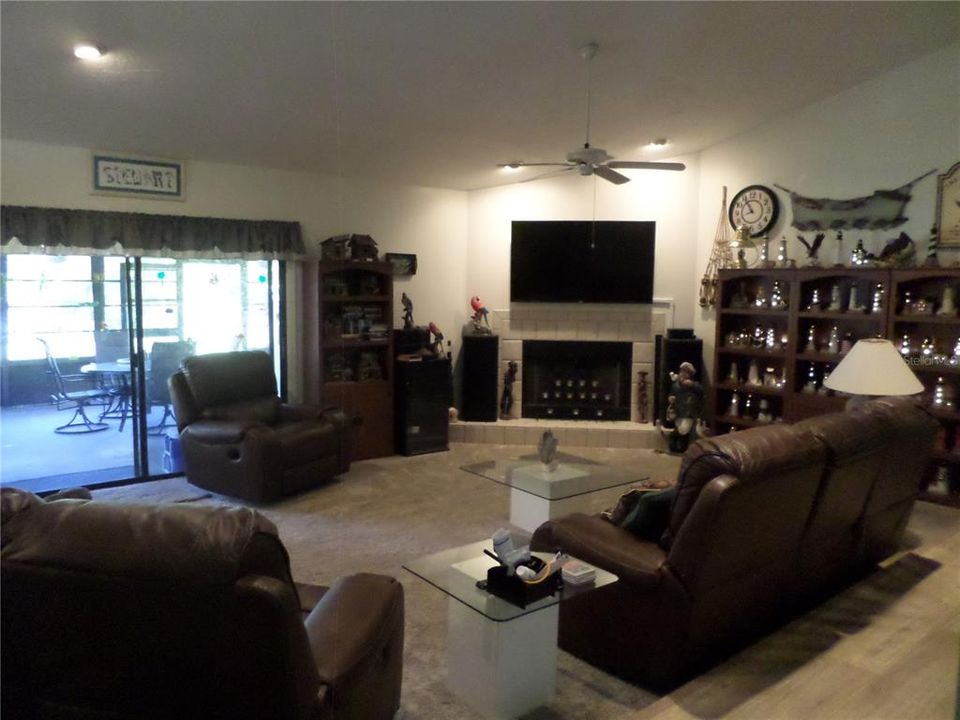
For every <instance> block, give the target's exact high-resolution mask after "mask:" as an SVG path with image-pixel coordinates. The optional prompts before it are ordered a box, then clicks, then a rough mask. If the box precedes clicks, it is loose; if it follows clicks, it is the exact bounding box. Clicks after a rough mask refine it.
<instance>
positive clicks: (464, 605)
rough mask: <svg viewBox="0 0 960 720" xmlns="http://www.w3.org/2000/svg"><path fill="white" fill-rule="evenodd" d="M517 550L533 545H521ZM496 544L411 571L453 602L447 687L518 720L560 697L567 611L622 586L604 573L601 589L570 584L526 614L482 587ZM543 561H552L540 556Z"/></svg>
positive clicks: (448, 554) (439, 556)
mask: <svg viewBox="0 0 960 720" xmlns="http://www.w3.org/2000/svg"><path fill="white" fill-rule="evenodd" d="M515 542H516V543H518V544H519V543H521V542H526V540H525V539H523V538H521V537H519V536H518V537H516V538H515ZM484 549H487V550H492V549H493V543H492V541H490V540H484V541H481V542H476V543H471V544H469V545H464V546H462V547H457V548H452V549H450V550H444V551H442V552H438V553H435V554H433V555H428V556H427V557H423V558H419V559H417V560H413V561H412V562H408V563H405V564H404V566H403V567H404V568H405V569H407V570H409V571H410V572H411V573H413V574H414V575H416V576H417V577H419V578H421V579H423V580H425V581H427V582H428V583H430V585H432V586H433V587H435V588H437V589H438V590H441V591H442V592H443V593H444V594H445V595H446V596H447V682H448V684H449V686H450V689H451V690H452V691H453V692H454V693H455V694H457V695H458V696H459V697H460V698H461V699H462V700H464V701H465V702H466V703H468V704H469V705H471V706H472V707H474V708H475V709H477V710H479V711H480V712H481V713H482V714H483V715H485V716H487V717H491V718H504V720H506V718H516V717H518V716H520V715H523V714H525V713H527V712H529V711H530V710H533V709H534V708H537V707H539V706H541V705H543V704H545V703H547V702H549V701H550V699H551V698H552V697H553V693H554V689H555V686H556V673H557V627H558V624H559V612H558V611H559V604H560V603H561V602H565V601H567V600H570V599H572V598H575V597H577V596H578V595H582V594H584V593H588V592H593V591H595V590H597V589H598V588H602V587H603V586H605V585H609V584H610V583H614V582H616V581H617V576H616V575H613V574H612V573H609V572H607V571H605V570H601V569H600V568H596V572H597V576H596V579H595V580H594V582H593V583H590V584H588V585H580V586H573V585H570V584H567V585H565V586H564V587H563V589H562V590H560V591H559V592H557V593H555V594H554V595H552V596H549V597H546V598H543V599H541V600H537V601H534V602H532V603H529V604H528V605H527V606H526V607H519V606H517V605H514V604H512V603H510V602H508V601H506V600H503V599H501V598H498V597H496V596H494V595H491V594H490V593H488V592H487V591H486V590H481V589H480V588H478V587H477V580H483V579H485V578H486V576H487V569H488V568H490V567H492V566H493V565H495V564H496V563H495V561H494V560H493V559H491V558H489V557H488V556H486V555H484V554H483V551H484ZM537 554H538V555H539V556H540V557H541V558H544V559H546V558H548V557H549V555H547V554H543V553H537Z"/></svg>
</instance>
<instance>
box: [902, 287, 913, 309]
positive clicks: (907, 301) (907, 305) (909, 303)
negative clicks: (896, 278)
mask: <svg viewBox="0 0 960 720" xmlns="http://www.w3.org/2000/svg"><path fill="white" fill-rule="evenodd" d="M900 314H901V315H912V314H913V295H912V294H911V293H910V291H909V290H907V291H905V292H904V293H903V307H902V308H901V310H900Z"/></svg>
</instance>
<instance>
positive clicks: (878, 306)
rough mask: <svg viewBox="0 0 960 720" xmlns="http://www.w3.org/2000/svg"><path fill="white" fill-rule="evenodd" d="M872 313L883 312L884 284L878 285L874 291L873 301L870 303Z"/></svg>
mask: <svg viewBox="0 0 960 720" xmlns="http://www.w3.org/2000/svg"><path fill="white" fill-rule="evenodd" d="M870 312H872V313H881V312H883V283H877V286H876V287H875V288H874V289H873V300H872V301H871V302H870Z"/></svg>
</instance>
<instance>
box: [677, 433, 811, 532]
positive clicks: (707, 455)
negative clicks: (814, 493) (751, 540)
mask: <svg viewBox="0 0 960 720" xmlns="http://www.w3.org/2000/svg"><path fill="white" fill-rule="evenodd" d="M825 461H826V450H825V449H824V447H823V445H822V443H820V442H819V441H818V440H817V439H816V438H815V437H814V436H813V434H812V433H810V432H809V431H804V430H799V431H798V430H795V429H794V428H793V427H791V426H789V425H768V426H765V427H758V428H753V429H751V430H749V431H745V432H738V433H730V434H728V435H721V436H719V437H716V438H704V439H701V440H697V442H695V443H694V444H693V445H691V446H690V447H689V448H688V449H687V451H686V453H684V456H683V462H682V463H681V465H680V474H679V476H678V479H677V496H676V498H675V500H674V503H673V508H672V510H671V513H670V525H669V527H668V529H667V532H665V533H664V535H663V537H662V538H661V539H660V545H661V547H663V548H665V549H666V548H669V547H670V545H671V544H672V542H673V538H674V537H676V535H677V532H679V530H680V526H681V525H683V521H684V520H686V518H687V515H688V514H689V513H690V510H691V509H692V508H693V506H694V503H696V501H697V498H698V497H699V495H700V491H701V490H703V488H704V487H705V486H706V485H707V483H709V482H710V481H711V480H712V479H713V478H715V477H717V476H719V475H730V476H733V477H736V478H738V479H739V480H740V481H741V482H752V481H753V480H756V479H758V478H765V477H768V476H770V475H775V474H782V473H783V472H786V471H789V470H791V469H794V468H798V467H804V466H808V465H820V466H821V469H822V467H823V465H824V464H825Z"/></svg>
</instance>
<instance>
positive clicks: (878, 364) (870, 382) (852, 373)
mask: <svg viewBox="0 0 960 720" xmlns="http://www.w3.org/2000/svg"><path fill="white" fill-rule="evenodd" d="M823 384H824V387H827V388H829V389H830V390H836V391H837V392H842V393H848V394H849V395H850V396H851V397H850V399H849V400H848V401H847V409H848V410H850V409H851V408H854V407H856V406H858V405H860V404H862V403H864V402H866V401H867V400H869V399H870V398H871V397H878V396H882V395H916V394H917V393H919V392H922V391H923V384H922V383H921V382H920V381H919V380H918V379H917V376H916V375H914V373H913V370H911V369H910V368H909V367H908V366H907V364H906V363H905V362H904V361H903V357H902V356H901V355H900V353H899V351H898V350H897V348H896V347H894V345H893V343H892V342H890V341H889V340H884V339H883V338H866V339H863V340H858V341H857V343H856V345H854V346H853V348H852V349H851V350H850V352H849V353H847V355H846V357H844V358H843V360H841V361H840V364H839V365H837V367H836V368H834V370H833V372H832V373H830V377H828V378H827V379H826V380H825V381H824V383H823Z"/></svg>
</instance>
